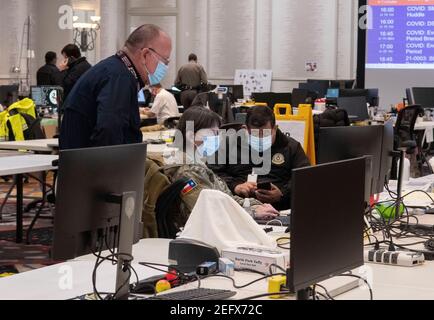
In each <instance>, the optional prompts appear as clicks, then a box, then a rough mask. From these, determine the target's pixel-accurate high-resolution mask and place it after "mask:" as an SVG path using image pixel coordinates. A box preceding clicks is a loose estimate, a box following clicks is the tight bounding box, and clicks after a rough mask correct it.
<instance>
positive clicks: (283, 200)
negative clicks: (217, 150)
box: [210, 107, 310, 210]
mask: <svg viewBox="0 0 434 320" xmlns="http://www.w3.org/2000/svg"><path fill="white" fill-rule="evenodd" d="M245 129H247V133H248V134H249V137H248V139H245V141H244V142H243V140H242V139H238V142H237V144H236V148H237V150H236V152H237V153H236V157H237V158H236V160H237V164H230V161H229V158H227V160H226V164H225V165H215V166H210V168H211V169H212V170H213V171H214V172H215V173H216V174H217V175H218V176H219V177H220V178H222V179H223V180H224V181H225V182H226V183H227V185H228V186H229V188H230V190H231V191H232V192H233V193H234V194H236V195H238V196H240V197H244V198H249V197H254V198H255V199H257V200H259V201H261V202H263V203H268V204H271V205H273V206H274V207H275V208H277V209H278V210H288V209H290V208H291V190H290V188H291V175H292V170H293V169H297V168H302V167H307V166H310V162H309V159H308V158H307V156H306V154H305V152H304V150H303V148H302V147H301V145H300V144H299V143H298V142H297V141H295V140H294V139H292V138H290V137H288V136H286V135H285V134H284V133H283V132H282V131H280V130H279V129H278V127H277V125H276V117H275V115H274V113H273V111H272V110H271V109H270V108H268V107H252V108H250V109H249V111H248V113H247V120H246V127H245ZM270 133H271V134H270ZM232 151H233V152H232ZM232 151H231V152H228V156H229V155H230V154H233V153H234V152H235V150H232ZM267 152H268V153H269V154H267V157H270V156H271V170H270V172H269V173H268V174H266V175H260V176H258V177H257V179H256V180H257V181H256V182H254V181H251V180H249V175H252V176H254V174H255V168H257V166H256V165H254V163H253V161H252V156H253V155H254V154H258V153H259V154H263V155H265V154H266V153H267ZM242 155H248V156H249V163H248V164H243V162H242V159H243V158H242ZM246 162H247V161H246ZM261 182H269V183H270V184H271V190H259V189H258V183H261Z"/></svg>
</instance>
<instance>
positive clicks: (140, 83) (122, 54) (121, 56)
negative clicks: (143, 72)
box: [116, 50, 145, 91]
mask: <svg viewBox="0 0 434 320" xmlns="http://www.w3.org/2000/svg"><path fill="white" fill-rule="evenodd" d="M116 56H117V57H118V58H119V59H120V60H121V61H122V62H123V63H124V64H125V67H127V69H128V70H129V71H130V72H131V74H132V75H133V76H134V78H136V80H137V91H140V90H142V89H143V88H144V87H145V82H144V81H143V79H142V77H141V76H140V75H139V73H138V72H137V70H136V68H135V67H134V64H133V63H132V61H131V60H130V58H129V57H128V56H127V55H126V53H125V52H123V51H122V50H120V51H118V53H116Z"/></svg>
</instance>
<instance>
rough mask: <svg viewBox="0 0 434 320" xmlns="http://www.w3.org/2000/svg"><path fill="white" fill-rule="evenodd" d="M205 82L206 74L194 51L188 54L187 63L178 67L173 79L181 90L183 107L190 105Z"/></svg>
mask: <svg viewBox="0 0 434 320" xmlns="http://www.w3.org/2000/svg"><path fill="white" fill-rule="evenodd" d="M207 83H208V76H207V74H206V72H205V69H204V68H203V66H202V65H200V64H199V63H198V60H197V55H195V54H194V53H192V54H190V55H189V57H188V63H187V64H186V65H183V66H182V67H181V68H180V69H179V71H178V76H177V77H176V80H175V86H176V87H178V88H179V89H180V90H181V91H182V93H181V103H182V105H183V106H184V108H185V109H188V108H190V107H191V104H192V102H193V100H194V98H195V97H196V96H197V94H198V93H199V90H200V89H201V87H202V86H204V85H206V84H207Z"/></svg>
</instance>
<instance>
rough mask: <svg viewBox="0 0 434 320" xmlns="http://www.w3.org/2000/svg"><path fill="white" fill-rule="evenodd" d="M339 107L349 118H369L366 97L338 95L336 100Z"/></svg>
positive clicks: (362, 119)
mask: <svg viewBox="0 0 434 320" xmlns="http://www.w3.org/2000/svg"><path fill="white" fill-rule="evenodd" d="M337 105H338V108H339V109H344V110H346V111H347V113H348V116H349V117H350V120H352V121H365V120H369V112H368V102H367V100H366V97H344V98H343V97H340V98H338V102H337Z"/></svg>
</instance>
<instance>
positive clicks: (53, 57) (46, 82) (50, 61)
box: [36, 51, 62, 86]
mask: <svg viewBox="0 0 434 320" xmlns="http://www.w3.org/2000/svg"><path fill="white" fill-rule="evenodd" d="M56 65H57V54H56V53H55V52H53V51H49V52H47V53H46V54H45V65H44V66H42V67H41V68H40V69H39V70H38V72H37V73H36V84H37V86H60V85H62V73H61V72H60V70H59V69H58V68H57V66H56Z"/></svg>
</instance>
